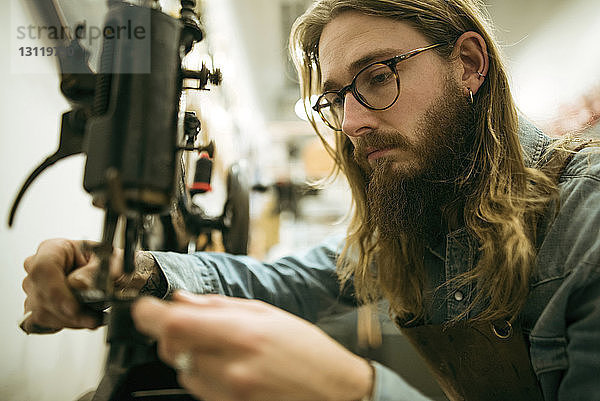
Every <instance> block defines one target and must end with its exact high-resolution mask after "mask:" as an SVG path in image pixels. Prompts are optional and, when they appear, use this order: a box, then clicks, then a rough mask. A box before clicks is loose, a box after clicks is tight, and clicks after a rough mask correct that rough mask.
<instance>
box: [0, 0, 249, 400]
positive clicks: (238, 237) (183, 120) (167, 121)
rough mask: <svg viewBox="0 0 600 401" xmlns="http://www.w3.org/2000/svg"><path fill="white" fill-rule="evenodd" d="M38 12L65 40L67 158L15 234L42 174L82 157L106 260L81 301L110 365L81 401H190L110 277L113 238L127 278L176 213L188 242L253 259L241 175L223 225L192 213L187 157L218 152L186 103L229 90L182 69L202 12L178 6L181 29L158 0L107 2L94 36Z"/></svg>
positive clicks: (166, 244) (236, 169) (61, 50)
mask: <svg viewBox="0 0 600 401" xmlns="http://www.w3.org/2000/svg"><path fill="white" fill-rule="evenodd" d="M31 5H32V6H33V8H34V10H33V11H34V12H35V14H37V15H38V16H39V18H41V20H42V21H44V22H43V24H44V26H46V27H56V28H57V29H59V30H58V31H57V32H58V35H56V37H57V38H58V46H54V47H53V48H54V50H53V51H56V54H57V59H58V62H59V70H60V76H61V85H60V89H61V92H62V94H63V95H64V96H65V98H66V99H67V100H68V101H69V103H70V105H71V108H72V109H71V110H70V111H68V112H65V113H64V114H63V116H62V123H61V133H60V143H59V148H58V150H57V151H56V152H55V153H54V154H52V155H51V156H49V157H48V158H47V159H46V160H45V161H43V162H42V163H41V164H40V166H38V167H37V168H36V169H35V170H34V171H33V172H32V173H31V175H30V176H29V178H28V179H27V180H26V181H25V183H24V185H23V187H22V188H21V190H20V191H19V193H18V195H17V197H16V199H15V202H14V204H13V207H12V209H11V213H10V217H9V225H12V224H13V222H14V219H15V215H16V211H17V207H18V204H19V201H20V200H21V198H22V196H23V194H24V193H25V191H26V190H27V189H28V188H29V186H30V185H31V183H32V182H33V181H34V180H35V179H36V177H38V176H39V175H40V173H41V172H42V171H44V170H45V169H46V168H47V167H50V166H51V165H53V164H54V163H56V162H57V161H59V160H61V159H63V158H65V157H68V156H71V155H74V154H78V153H85V155H86V156H87V159H86V165H85V171H84V182H83V186H84V188H85V190H86V191H87V192H89V193H90V195H91V197H92V203H93V204H94V205H95V206H97V207H99V208H102V209H103V210H104V212H105V218H104V225H103V235H102V239H101V241H100V242H99V243H98V244H97V245H95V246H94V247H93V249H92V251H93V252H95V253H96V255H97V256H98V258H99V259H100V269H99V272H98V274H97V277H96V281H95V285H94V287H93V288H91V289H89V290H86V291H83V292H78V293H77V294H76V296H77V297H78V298H79V299H80V301H81V302H82V303H83V304H85V305H86V306H87V307H89V308H93V309H95V310H97V311H107V312H106V316H107V324H108V331H107V342H108V344H109V354H108V359H107V363H106V369H105V375H104V377H103V379H102V380H101V382H100V385H99V387H98V389H97V390H96V391H95V392H92V393H90V394H88V395H86V396H85V397H84V398H82V399H81V400H82V401H83V400H93V401H105V400H115V401H116V400H119V401H127V400H159V399H160V400H163V399H165V400H192V398H191V397H190V396H189V395H187V393H186V392H185V391H184V390H183V389H181V388H180V387H179V386H178V385H177V382H176V378H175V376H176V375H175V372H174V371H173V370H172V369H170V368H169V367H167V366H166V365H164V364H163V363H162V362H161V361H160V360H159V359H158V358H157V353H156V349H155V344H154V343H153V342H152V341H151V340H150V339H148V338H146V337H144V336H142V335H141V334H140V333H138V332H137V331H136V330H135V327H134V325H133V322H132V320H131V316H130V306H131V304H132V302H133V301H134V299H135V295H131V294H121V293H119V292H117V291H114V283H113V282H112V280H111V279H110V278H109V274H108V272H109V258H110V255H111V254H112V253H113V246H114V242H115V238H116V237H120V238H122V244H123V248H124V260H123V266H124V267H123V269H124V272H125V273H126V274H130V273H132V272H133V271H134V269H135V266H134V255H135V251H136V250H137V249H139V248H140V244H144V243H147V239H148V238H147V237H148V236H149V235H152V234H150V230H148V227H147V219H148V217H149V216H162V217H163V218H162V219H161V221H162V222H163V224H167V225H168V224H169V222H170V219H169V217H168V216H169V215H170V213H171V211H172V210H173V208H177V209H178V211H179V212H180V215H181V216H182V217H183V222H184V225H185V229H186V231H187V232H189V233H191V234H193V235H199V234H201V233H203V232H209V231H210V230H220V231H221V232H222V233H223V242H224V246H225V249H226V250H227V251H228V252H231V253H245V252H246V248H247V242H248V188H247V183H246V182H245V179H244V175H243V171H242V169H241V168H240V166H239V165H233V166H231V167H230V168H229V170H228V174H227V193H228V198H227V201H226V202H225V205H224V208H223V213H222V215H221V216H219V217H208V216H206V215H205V214H204V213H203V211H202V210H201V209H200V208H198V207H196V206H194V205H193V204H192V203H191V194H190V190H189V188H188V185H187V184H186V180H185V175H186V171H185V169H184V167H183V163H182V155H183V154H184V153H185V152H192V153H200V152H204V153H211V152H212V151H213V150H214V145H212V144H204V145H198V143H197V139H198V133H199V132H200V121H199V120H198V119H197V118H196V116H195V115H194V113H191V112H187V113H186V110H185V96H184V93H185V91H186V90H208V87H209V86H210V85H219V84H220V83H221V73H220V71H219V70H218V69H214V70H211V69H209V68H207V67H206V66H205V65H204V64H203V65H202V67H201V68H199V69H198V70H188V69H185V68H184V67H183V63H182V62H183V59H184V58H185V57H186V55H188V54H189V53H190V51H191V50H192V48H193V46H194V45H195V44H196V43H198V42H200V41H202V40H203V39H204V32H203V29H202V27H201V23H200V20H199V18H198V16H197V14H196V5H195V1H193V0H181V12H180V17H178V18H175V17H173V16H170V15H168V14H166V13H164V12H162V10H161V8H160V5H159V2H158V1H156V0H139V1H124V0H107V2H106V5H107V12H106V15H105V17H104V23H103V26H102V27H96V28H95V27H93V26H90V25H86V24H79V25H69V21H67V17H65V13H64V7H63V8H61V4H60V1H58V0H54V1H48V0H33V1H32V2H31ZM91 38H95V39H96V40H97V41H98V43H101V44H102V46H101V50H99V49H97V50H99V51H98V53H97V63H96V64H97V65H96V67H95V68H92V66H91V63H90V55H91V53H92V52H93V49H92V48H90V46H86V45H87V44H89V42H90V41H91ZM86 40H87V42H86ZM189 82H193V83H194V84H193V85H191V86H189ZM211 147H212V148H211ZM199 166H201V167H199V168H204V171H196V172H195V174H194V175H195V176H196V177H203V179H204V180H210V165H208V166H207V164H206V163H205V162H203V163H199ZM200 187H202V185H200ZM194 188H196V189H193V191H195V192H201V191H198V190H197V188H198V186H196V187H194ZM195 192H193V193H195ZM160 248H161V249H163V250H173V248H175V244H174V242H173V240H172V239H171V240H165V239H164V238H163V239H162V244H161V245H160Z"/></svg>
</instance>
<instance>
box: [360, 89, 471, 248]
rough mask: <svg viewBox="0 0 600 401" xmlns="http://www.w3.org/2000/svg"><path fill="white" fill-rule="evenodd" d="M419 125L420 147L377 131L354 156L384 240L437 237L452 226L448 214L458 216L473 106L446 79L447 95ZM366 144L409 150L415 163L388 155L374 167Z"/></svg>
mask: <svg viewBox="0 0 600 401" xmlns="http://www.w3.org/2000/svg"><path fill="white" fill-rule="evenodd" d="M418 126H419V127H420V128H419V129H418V132H416V134H417V135H416V137H417V138H420V140H418V141H417V142H416V143H411V142H409V141H408V140H407V139H406V138H405V137H404V136H403V135H402V134H400V133H399V132H373V133H370V134H369V135H367V136H368V138H367V136H365V139H364V143H363V142H359V143H358V144H357V147H356V149H355V153H354V158H355V160H356V162H357V163H358V165H359V166H360V167H361V169H362V170H363V174H364V175H365V176H366V178H367V188H366V198H367V211H368V216H369V219H370V222H369V223H370V226H371V227H373V228H374V229H375V231H376V232H377V233H378V237H379V239H380V240H384V241H389V240H392V241H398V240H399V239H401V238H410V239H413V240H424V239H425V238H426V237H427V238H429V239H433V238H432V237H438V236H440V235H442V234H443V232H444V231H445V230H446V229H447V226H448V225H449V224H453V223H450V222H449V220H448V219H449V218H450V215H449V211H452V210H454V218H455V219H456V218H460V217H456V213H458V211H459V210H460V207H461V206H460V205H461V204H462V200H463V199H464V192H462V195H461V191H459V188H458V182H459V181H460V178H461V177H463V176H464V174H465V170H466V169H467V167H468V165H469V164H470V163H469V162H470V161H471V159H472V157H471V155H472V153H473V149H472V148H473V140H474V131H475V129H474V116H473V108H472V105H471V104H470V103H469V102H468V100H467V98H466V96H464V94H463V92H462V91H461V89H460V87H459V86H458V85H457V84H456V83H455V82H454V81H453V80H451V79H447V80H446V85H445V95H444V96H442V97H440V98H439V99H438V100H437V101H435V102H434V104H433V105H432V106H431V107H430V108H429V109H428V110H427V111H426V113H425V115H424V116H423V118H422V119H421V120H420V121H419V124H418ZM367 146H373V147H377V148H387V147H394V148H397V149H402V150H409V151H410V153H411V154H412V155H413V158H414V159H413V160H412V161H411V162H405V161H402V162H401V163H400V162H399V161H398V160H394V159H393V158H385V157H384V158H381V159H378V160H376V163H375V164H374V166H372V167H371V165H369V163H368V162H367V159H366V152H365V149H366V147H367ZM463 190H464V188H463ZM450 214H452V213H450ZM459 215H460V213H459Z"/></svg>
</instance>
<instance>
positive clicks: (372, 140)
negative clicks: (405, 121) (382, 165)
mask: <svg viewBox="0 0 600 401" xmlns="http://www.w3.org/2000/svg"><path fill="white" fill-rule="evenodd" d="M371 148H375V149H387V148H397V149H401V150H410V149H413V148H414V146H413V144H412V143H410V142H409V141H408V140H407V139H406V137H405V136H404V135H401V134H400V133H399V132H398V131H391V130H390V131H372V132H369V133H367V134H365V135H364V136H362V137H360V138H357V140H356V143H355V144H354V151H353V156H354V160H355V161H356V162H357V163H358V164H359V165H364V164H365V163H366V164H367V165H368V162H367V156H368V151H367V150H368V149H371Z"/></svg>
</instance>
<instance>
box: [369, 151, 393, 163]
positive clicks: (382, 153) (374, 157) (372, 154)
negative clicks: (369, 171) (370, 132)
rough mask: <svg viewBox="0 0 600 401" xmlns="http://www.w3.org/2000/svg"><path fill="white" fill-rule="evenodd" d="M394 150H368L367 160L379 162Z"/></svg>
mask: <svg viewBox="0 0 600 401" xmlns="http://www.w3.org/2000/svg"><path fill="white" fill-rule="evenodd" d="M393 150H394V148H383V149H378V148H367V152H366V153H367V160H368V161H373V160H377V159H379V158H381V157H384V156H386V155H387V154H388V153H390V152H392V151H393Z"/></svg>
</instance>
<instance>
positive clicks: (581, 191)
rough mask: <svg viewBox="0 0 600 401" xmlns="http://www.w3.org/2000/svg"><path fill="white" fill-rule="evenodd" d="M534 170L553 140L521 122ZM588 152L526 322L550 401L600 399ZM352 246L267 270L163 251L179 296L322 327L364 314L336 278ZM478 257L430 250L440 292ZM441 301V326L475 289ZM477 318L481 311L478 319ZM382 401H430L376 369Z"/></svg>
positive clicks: (598, 249) (563, 206) (471, 252)
mask: <svg viewBox="0 0 600 401" xmlns="http://www.w3.org/2000/svg"><path fill="white" fill-rule="evenodd" d="M520 126H521V128H520V140H521V145H522V148H523V151H524V158H525V162H526V165H528V166H530V167H534V166H538V165H539V164H540V162H541V160H542V157H543V155H544V154H545V152H546V150H547V149H548V146H549V145H550V144H551V142H552V140H551V139H550V138H549V137H547V136H545V135H544V134H543V133H542V132H540V131H539V130H537V129H536V128H535V127H533V126H532V125H530V124H529V123H527V122H526V121H521V124H520ZM595 152H596V151H595V150H593V149H584V150H582V151H580V152H578V153H577V154H576V155H575V156H574V157H573V158H572V160H571V161H570V162H569V164H568V165H567V167H566V168H565V169H564V171H563V173H562V174H561V177H560V179H559V188H560V209H559V212H558V215H557V216H556V217H555V218H554V219H550V218H548V219H546V221H543V222H542V223H543V224H541V227H543V230H542V231H543V232H542V233H541V237H540V240H539V241H538V244H539V251H538V255H537V262H536V266H535V268H534V272H533V275H532V278H531V281H530V293H529V296H528V299H527V302H526V305H525V307H524V308H523V310H522V312H521V314H520V316H519V321H520V324H521V326H522V328H523V330H524V332H525V333H526V334H528V337H529V343H530V358H531V363H532V366H533V369H534V371H535V373H536V375H537V377H538V380H539V383H540V387H541V389H542V392H543V394H544V398H545V400H546V401H554V400H560V401H566V400H569V401H572V400H593V399H598V397H600V380H599V376H600V234H599V233H600V154H598V153H595ZM342 246H343V237H339V238H331V239H329V240H327V241H325V242H323V243H322V244H320V245H318V246H316V247H314V248H312V249H310V250H309V251H307V252H304V253H301V254H298V255H293V256H288V257H284V258H281V259H279V260H276V261H274V262H272V263H264V262H261V261H258V260H256V259H253V258H250V257H247V256H233V255H228V254H222V253H196V254H192V255H182V254H176V253H168V252H154V253H153V255H154V257H155V259H156V260H157V262H158V264H159V265H160V266H161V268H162V270H163V273H164V275H165V277H166V279H167V282H168V288H169V291H173V290H175V289H186V290H188V291H191V292H195V293H220V294H226V295H229V296H236V297H244V298H256V299H261V300H263V301H265V302H268V303H271V304H273V305H276V306H278V307H280V308H283V309H285V310H287V311H289V312H291V313H294V314H296V315H298V316H301V317H303V318H304V319H307V320H309V321H311V322H316V321H317V320H319V319H320V318H321V317H325V316H327V315H332V314H335V313H338V312H340V311H342V310H347V309H348V308H351V307H352V306H354V305H355V301H354V299H353V298H352V296H351V295H350V294H344V293H340V290H339V283H338V281H337V276H336V273H335V265H336V259H337V256H338V255H339V252H340V250H341V248H342ZM477 258H478V244H477V241H476V240H475V239H474V238H473V237H472V236H471V235H470V234H469V232H468V231H467V230H466V228H464V227H463V228H459V229H458V230H456V231H453V232H451V233H449V234H448V235H446V239H445V243H440V244H435V245H434V246H430V247H428V251H427V252H426V253H425V264H426V269H427V270H428V273H429V277H430V281H431V282H430V283H429V285H431V286H432V288H435V287H437V286H438V285H440V284H442V283H444V282H445V281H446V280H450V279H452V278H453V277H456V276H457V275H459V274H461V273H463V272H466V271H468V270H469V269H471V268H473V267H474V266H475V263H476V261H477ZM446 288H447V291H448V292H443V291H439V292H436V298H435V299H434V302H433V310H432V313H431V321H429V322H428V323H433V324H436V323H442V322H445V321H448V320H450V319H452V318H454V317H456V316H458V315H459V314H460V313H462V312H463V311H464V310H465V308H466V307H467V305H468V302H469V300H470V299H471V298H472V290H473V289H472V288H451V287H450V288H448V287H446ZM474 313H476V312H474ZM374 365H375V368H376V375H375V378H376V380H375V386H374V397H373V399H374V400H376V401H400V400H407V401H418V400H426V399H427V398H426V397H424V396H423V395H421V394H420V393H419V392H418V391H416V390H415V389H413V388H412V387H411V386H410V385H409V384H408V383H406V382H405V381H404V380H403V379H402V378H401V377H400V376H398V375H397V374H396V373H394V372H393V371H391V370H390V369H388V368H386V367H384V366H382V365H380V364H378V363H374Z"/></svg>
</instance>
